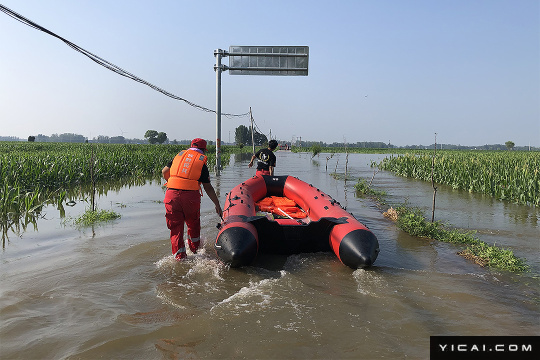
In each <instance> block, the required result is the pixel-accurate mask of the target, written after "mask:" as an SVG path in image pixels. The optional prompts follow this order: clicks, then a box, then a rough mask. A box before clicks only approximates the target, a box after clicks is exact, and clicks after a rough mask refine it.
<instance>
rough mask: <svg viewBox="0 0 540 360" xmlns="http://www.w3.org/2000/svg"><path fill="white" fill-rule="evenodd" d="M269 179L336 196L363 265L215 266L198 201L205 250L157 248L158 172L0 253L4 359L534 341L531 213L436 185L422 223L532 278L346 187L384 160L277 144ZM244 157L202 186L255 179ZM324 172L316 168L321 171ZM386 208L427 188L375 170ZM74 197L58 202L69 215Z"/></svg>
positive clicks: (304, 259)
mask: <svg viewBox="0 0 540 360" xmlns="http://www.w3.org/2000/svg"><path fill="white" fill-rule="evenodd" d="M276 155H277V167H276V174H277V175H285V174H288V175H293V176H297V177H299V178H300V179H302V180H304V181H306V182H308V183H311V184H313V185H314V186H316V187H318V188H320V189H321V190H322V191H324V192H325V193H327V194H329V195H331V196H332V197H333V198H335V199H336V200H337V201H339V202H340V203H341V204H342V205H343V206H344V207H346V208H347V210H348V211H349V212H351V213H353V214H354V215H355V216H356V217H357V218H358V219H359V220H360V221H361V222H363V223H364V224H366V225H367V226H368V227H369V228H370V229H371V230H372V231H373V232H374V233H375V234H376V236H377V237H378V240H379V243H380V249H381V252H380V254H379V257H378V258H377V261H376V262H375V264H374V266H373V267H371V268H369V269H367V270H356V271H353V270H352V269H350V268H347V267H346V266H344V265H343V264H341V263H340V262H339V261H338V260H337V258H336V257H335V255H334V254H333V253H316V254H301V255H294V256H289V257H273V258H264V257H263V258H261V259H260V261H259V262H258V263H257V264H255V266H252V267H247V268H242V269H227V268H226V267H224V266H223V265H222V264H221V263H220V262H219V261H218V259H217V257H216V255H215V253H214V250H213V246H212V245H213V241H214V240H215V237H216V235H217V231H218V230H217V228H216V224H217V223H218V222H219V219H218V217H217V215H216V214H215V212H214V209H213V204H212V202H211V201H210V200H209V199H208V197H207V196H206V195H205V197H204V198H203V200H202V209H201V214H202V215H201V222H202V233H201V234H202V239H203V241H205V243H204V248H203V250H202V251H201V252H200V253H198V254H196V255H193V254H189V252H188V260H187V261H185V262H180V263H178V262H176V261H174V260H173V258H172V256H171V255H170V242H169V239H168V229H167V228H166V225H165V218H164V213H165V210H164V206H163V203H162V200H163V197H164V190H163V188H162V187H161V186H160V184H158V183H156V182H148V183H147V184H146V185H144V186H132V187H125V188H122V189H121V190H120V191H115V192H114V191H113V192H109V193H108V194H107V195H106V196H102V197H100V199H99V207H100V208H101V209H105V210H108V209H112V210H114V211H116V212H118V213H120V214H121V215H122V217H121V218H120V219H119V220H116V221H113V222H111V223H107V224H104V225H99V226H95V227H93V228H77V227H75V226H73V225H72V224H70V222H69V221H65V220H62V219H61V218H60V214H59V211H58V210H56V209H55V208H54V207H50V208H47V209H45V219H41V220H39V221H38V223H37V230H33V229H32V226H30V227H29V229H28V230H27V231H26V232H24V233H23V234H22V235H21V236H20V237H17V236H16V235H11V236H10V239H9V242H7V243H6V246H5V248H4V249H3V251H2V255H1V259H0V276H1V279H0V281H1V288H0V294H1V295H0V320H1V323H0V358H2V359H34V358H35V359H43V358H48V359H64V358H65V359H96V358H115V359H124V358H129V359H219V358H221V359H223V358H227V359H228V358H234V359H308V358H310V359H358V358H366V359H380V358H386V359H403V358H409V359H427V358H429V340H430V336H432V335H540V316H539V314H540V311H539V310H540V277H539V274H540V260H539V256H538V255H539V253H540V251H539V250H540V239H539V236H538V234H539V233H540V231H539V224H538V220H539V218H540V213H539V211H538V209H536V208H532V207H526V206H518V205H513V204H509V203H503V202H500V201H496V200H493V199H491V198H488V197H485V196H482V195H477V194H470V193H468V192H463V191H457V190H452V189H451V188H448V187H444V186H439V188H438V192H437V210H436V213H435V218H436V219H437V220H441V221H443V222H448V223H450V224H453V225H454V226H456V227H460V228H464V229H471V230H477V231H478V233H477V236H478V237H479V238H480V239H481V240H483V241H485V242H487V243H489V244H497V245H498V246H503V247H505V248H510V249H512V250H513V251H514V254H515V255H516V256H519V257H522V258H524V259H526V261H527V263H528V264H529V265H530V266H531V272H529V273H526V274H512V273H506V272H501V271H496V270H490V269H486V268H482V267H480V266H478V265H476V264H474V263H472V262H470V261H469V260H466V259H464V258H462V257H460V256H458V255H456V252H457V251H459V249H460V248H458V247H456V246H454V245H451V244H447V243H439V242H436V241H430V240H425V239H419V238H414V237H411V236H409V235H407V234H406V233H404V232H402V231H400V230H399V229H397V228H396V226H395V224H394V223H393V222H391V221H390V220H388V219H386V218H384V217H383V216H382V214H381V209H380V208H379V207H378V206H377V204H375V203H374V202H373V201H372V200H370V199H368V198H365V199H360V198H357V197H356V196H355V192H354V188H353V186H354V184H355V183H356V181H347V182H345V181H343V180H336V179H334V178H333V177H332V176H330V175H329V174H330V173H331V172H334V171H335V170H336V171H337V172H338V173H344V172H345V164H346V163H347V168H348V172H349V175H350V176H352V177H353V178H355V179H357V178H358V177H362V178H365V179H367V180H368V181H369V180H370V179H371V177H372V175H373V169H372V168H370V166H369V165H370V163H371V161H380V160H381V159H382V158H383V157H384V155H364V154H351V155H349V157H348V162H347V161H346V160H347V159H346V157H345V154H337V155H334V156H333V157H332V158H330V159H329V160H328V161H327V157H329V155H328V154H320V155H319V156H317V157H315V158H314V159H312V158H311V154H307V153H303V154H295V153H288V152H277V153H276ZM248 161H249V157H248V158H245V159H241V158H240V157H238V158H236V159H235V160H231V165H230V166H229V167H227V168H225V169H224V170H223V172H222V175H221V176H220V177H219V178H217V179H216V177H215V176H213V178H212V183H213V184H214V187H215V188H216V191H217V193H218V196H219V198H220V201H221V204H222V205H223V204H224V199H225V194H226V193H227V192H228V191H229V190H230V189H232V188H233V187H234V186H236V185H237V184H238V183H240V182H241V181H243V180H245V179H247V178H249V177H251V176H252V175H253V174H254V170H253V169H249V168H248V167H247V163H248ZM326 166H328V170H326ZM373 186H374V187H375V188H376V189H377V190H384V191H386V192H387V194H388V195H387V196H386V197H385V199H386V201H387V202H388V203H389V204H393V205H399V204H403V203H407V204H408V205H409V206H418V207H420V208H422V209H424V210H425V214H426V216H427V215H428V214H430V212H431V201H432V193H433V191H432V188H431V186H430V184H429V183H424V182H421V181H417V180H411V179H405V178H398V177H394V176H393V175H391V174H390V173H386V172H379V173H377V174H376V175H375V177H374V180H373ZM86 206H87V205H86V204H85V203H84V202H81V203H78V204H77V205H75V206H74V207H72V208H67V209H66V215H67V216H72V217H75V216H77V215H78V214H80V213H81V212H83V211H84V209H85V207H86Z"/></svg>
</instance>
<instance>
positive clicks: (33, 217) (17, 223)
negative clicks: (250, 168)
mask: <svg viewBox="0 0 540 360" xmlns="http://www.w3.org/2000/svg"><path fill="white" fill-rule="evenodd" d="M154 183H158V184H159V183H160V179H159V177H156V176H152V177H148V178H144V177H129V178H124V179H121V180H113V181H107V182H98V183H96V184H95V186H92V185H91V184H85V185H77V186H74V187H71V188H69V189H64V190H62V191H55V192H52V193H51V194H50V195H49V197H48V198H47V199H46V200H43V201H42V202H41V204H40V205H39V206H36V207H34V208H33V209H32V210H31V211H25V212H18V211H17V212H16V211H11V212H8V213H7V214H6V216H2V217H1V218H0V228H1V232H2V246H3V247H4V246H5V245H6V241H8V240H9V235H10V234H15V235H16V236H21V235H22V234H23V233H24V232H25V231H26V230H27V228H28V226H29V225H33V228H32V229H33V230H34V231H37V229H38V224H37V223H38V220H39V219H42V218H44V217H45V216H46V215H45V214H42V209H43V207H44V206H47V205H55V206H56V210H58V214H59V216H60V218H62V219H63V218H65V216H66V208H65V206H74V205H75V204H77V203H78V202H84V203H86V204H90V199H91V196H92V195H93V194H94V196H95V195H97V196H98V197H106V196H107V194H108V193H109V192H111V191H114V192H117V193H118V192H119V191H120V190H122V189H124V188H128V189H129V188H131V187H139V186H143V185H146V184H149V185H152V184H154ZM48 210H49V211H50V210H51V208H50V207H48Z"/></svg>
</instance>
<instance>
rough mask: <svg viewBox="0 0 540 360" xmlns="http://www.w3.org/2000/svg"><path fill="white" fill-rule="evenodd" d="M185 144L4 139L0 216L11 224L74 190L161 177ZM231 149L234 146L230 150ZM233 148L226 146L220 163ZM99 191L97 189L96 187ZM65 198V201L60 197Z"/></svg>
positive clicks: (212, 160)
mask: <svg viewBox="0 0 540 360" xmlns="http://www.w3.org/2000/svg"><path fill="white" fill-rule="evenodd" d="M185 148H186V146H185V145H184V146H182V145H122V144H81V143H79V144H69V143H22V142H21V143H15V142H5V143H0V176H1V178H2V186H0V196H1V199H2V201H1V202H0V220H2V223H5V222H6V221H7V223H8V224H9V223H11V222H12V221H11V219H15V218H17V217H20V216H22V215H25V214H28V213H29V212H31V211H32V210H35V209H37V210H39V206H40V205H42V204H45V203H53V202H54V201H58V198H61V199H63V198H65V197H66V194H71V193H72V190H73V188H75V187H79V188H81V189H82V188H83V187H86V186H88V185H92V184H98V188H103V189H107V188H110V187H111V186H114V185H113V184H114V182H115V181H116V180H121V179H127V178H129V179H131V181H135V182H137V181H140V180H141V179H142V180H143V181H144V179H148V178H152V177H153V178H159V177H161V169H162V168H163V166H165V165H166V164H167V163H168V162H169V161H171V160H172V159H173V158H174V156H175V155H176V154H177V153H178V152H179V151H180V150H182V149H185ZM208 150H209V151H208V154H207V155H208V164H209V168H210V169H212V168H213V165H214V164H215V147H214V152H213V151H212V147H209V149H208ZM229 150H230V149H229ZM229 158H230V152H229V151H228V150H227V149H224V151H223V155H222V163H224V164H226V163H228V161H229ZM98 192H99V190H98ZM60 201H61V200H60Z"/></svg>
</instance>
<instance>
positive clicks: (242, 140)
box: [234, 125, 251, 145]
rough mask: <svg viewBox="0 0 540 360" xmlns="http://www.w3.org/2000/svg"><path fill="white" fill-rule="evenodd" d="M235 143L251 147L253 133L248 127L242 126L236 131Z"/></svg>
mask: <svg viewBox="0 0 540 360" xmlns="http://www.w3.org/2000/svg"><path fill="white" fill-rule="evenodd" d="M234 142H235V143H236V144H237V145H238V144H247V145H251V133H250V131H249V129H248V127H247V126H245V125H240V126H238V127H237V128H236V130H235V131H234Z"/></svg>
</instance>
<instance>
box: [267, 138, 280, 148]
mask: <svg viewBox="0 0 540 360" xmlns="http://www.w3.org/2000/svg"><path fill="white" fill-rule="evenodd" d="M277 146H278V142H277V141H276V140H270V141H269V142H268V147H269V148H270V149H272V150H274V149H275V148H277Z"/></svg>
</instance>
